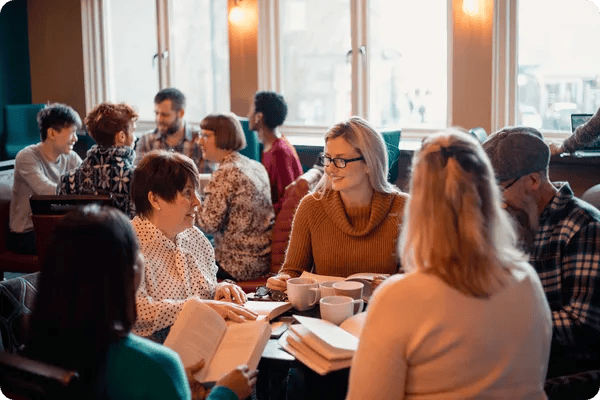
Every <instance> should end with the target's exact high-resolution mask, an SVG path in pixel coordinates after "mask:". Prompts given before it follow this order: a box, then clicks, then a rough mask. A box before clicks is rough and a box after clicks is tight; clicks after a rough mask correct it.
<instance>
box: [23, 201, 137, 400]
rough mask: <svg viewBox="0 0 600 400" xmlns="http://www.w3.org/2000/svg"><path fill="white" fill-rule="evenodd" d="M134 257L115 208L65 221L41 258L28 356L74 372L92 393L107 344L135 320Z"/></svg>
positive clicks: (127, 227)
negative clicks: (74, 370) (42, 258)
mask: <svg viewBox="0 0 600 400" xmlns="http://www.w3.org/2000/svg"><path fill="white" fill-rule="evenodd" d="M138 250H139V244H138V241H137V237H136V235H135V233H134V231H133V227H132V225H131V223H130V222H129V218H127V217H126V216H125V214H123V213H122V212H121V211H119V210H117V209H116V208H113V207H106V206H99V205H88V206H85V207H83V208H79V209H76V210H74V211H71V212H69V213H68V214H66V215H65V216H64V217H63V218H62V219H61V221H60V222H59V223H58V225H57V226H56V229H55V230H54V232H53V234H52V236H51V239H50V243H49V245H48V248H47V250H46V253H45V257H44V261H43V264H42V269H41V274H40V278H39V279H40V281H39V293H38V295H37V299H36V305H35V308H34V310H33V314H32V317H31V324H30V330H29V336H28V342H27V346H26V354H28V355H29V356H31V357H33V358H36V359H39V360H42V361H45V362H48V363H51V364H55V365H59V366H62V367H63V368H69V369H76V370H77V371H79V373H80V374H81V378H82V380H83V382H84V384H85V387H86V388H87V389H88V390H89V389H91V390H93V388H94V381H95V379H96V376H97V373H98V370H99V368H101V366H102V365H103V360H104V357H105V356H106V353H107V351H108V347H109V345H110V343H111V342H114V341H116V340H118V339H119V338H122V337H125V336H126V335H127V334H128V333H129V332H130V331H131V329H132V327H133V325H134V323H135V320H136V305H135V289H136V288H135V284H136V279H135V278H136V273H135V270H134V265H135V264H136V262H137V258H138Z"/></svg>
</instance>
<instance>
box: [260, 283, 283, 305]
mask: <svg viewBox="0 0 600 400" xmlns="http://www.w3.org/2000/svg"><path fill="white" fill-rule="evenodd" d="M287 298H288V297H287V294H285V293H283V292H281V291H279V290H274V289H270V288H268V287H266V286H258V287H257V288H256V291H255V292H254V300H272V301H286V300H287Z"/></svg>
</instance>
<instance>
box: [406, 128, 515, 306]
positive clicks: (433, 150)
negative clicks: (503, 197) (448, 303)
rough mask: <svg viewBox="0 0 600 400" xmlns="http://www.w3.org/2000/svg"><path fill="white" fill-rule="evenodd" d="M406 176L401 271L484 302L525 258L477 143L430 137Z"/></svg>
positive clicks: (447, 135) (459, 136)
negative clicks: (436, 279) (417, 272)
mask: <svg viewBox="0 0 600 400" xmlns="http://www.w3.org/2000/svg"><path fill="white" fill-rule="evenodd" d="M412 171H413V172H412V177H411V182H410V192H409V193H410V195H411V196H410V199H409V200H408V204H407V206H406V207H405V209H404V210H405V216H404V220H403V221H404V224H403V229H402V232H401V235H400V241H399V250H400V254H401V258H402V266H403V267H404V268H405V269H406V270H409V271H410V270H415V269H417V270H420V271H422V272H425V273H430V274H433V275H436V276H438V277H439V278H440V279H442V280H443V281H444V282H445V283H446V284H448V285H449V286H451V287H453V288H455V289H457V290H459V291H460V292H462V293H464V294H466V295H469V296H473V297H489V296H490V295H491V294H492V293H493V292H494V290H495V288H497V287H499V286H502V285H503V276H505V273H506V270H507V269H509V268H511V267H514V266H517V265H519V264H520V263H523V262H524V261H526V257H525V255H524V254H523V253H522V252H521V251H520V250H518V249H517V247H516V243H517V236H516V234H515V231H514V229H513V227H512V224H511V222H510V219H509V216H508V214H507V213H506V212H505V211H504V210H503V209H502V208H501V202H500V190H499V188H498V185H497V184H496V181H495V179H494V173H493V170H492V166H491V164H490V161H489V159H488V157H487V156H486V154H485V152H484V150H483V148H482V147H481V145H480V143H479V142H477V140H476V139H475V138H473V137H471V136H469V135H466V134H464V133H461V132H459V131H457V130H449V131H447V132H444V133H439V134H436V135H432V136H430V137H429V138H427V140H425V141H424V143H423V146H422V148H421V150H420V151H419V152H418V154H416V155H415V156H414V158H413V163H412Z"/></svg>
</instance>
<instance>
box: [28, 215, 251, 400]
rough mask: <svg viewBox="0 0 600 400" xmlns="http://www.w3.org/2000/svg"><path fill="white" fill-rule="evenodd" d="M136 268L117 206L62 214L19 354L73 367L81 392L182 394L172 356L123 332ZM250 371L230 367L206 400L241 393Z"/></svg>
mask: <svg viewBox="0 0 600 400" xmlns="http://www.w3.org/2000/svg"><path fill="white" fill-rule="evenodd" d="M143 268H144V261H143V258H142V256H141V255H140V253H139V251H138V242H137V240H136V237H135V233H134V232H133V229H132V228H131V224H130V222H129V220H128V219H127V217H126V216H125V215H124V214H122V213H121V212H120V211H118V210H117V209H114V208H112V207H99V206H97V205H91V206H87V207H85V208H83V209H79V210H75V211H72V212H70V213H69V214H67V215H65V217H64V218H63V219H62V220H61V221H60V223H59V224H58V226H57V227H56V229H55V231H54V234H53V237H52V240H51V243H50V245H49V247H48V250H47V251H46V257H45V258H44V264H43V266H42V272H41V277H40V287H39V293H38V298H37V301H36V306H35V309H34V312H33V315H32V319H31V325H30V331H29V340H28V344H27V347H26V354H27V355H28V356H30V357H32V358H34V359H38V360H42V361H45V362H47V363H50V364H53V365H59V366H61V367H63V368H67V369H72V370H76V371H77V372H78V373H79V375H80V378H81V381H82V393H81V398H98V399H161V400H162V399H189V398H190V388H189V385H188V382H187V380H186V373H185V372H184V369H183V366H182V364H181V361H180V359H179V356H178V355H177V354H176V353H175V352H173V351H172V350H170V349H168V348H166V347H163V346H161V345H158V344H156V343H154V342H151V341H149V340H146V339H144V338H141V337H139V336H136V335H133V334H131V333H130V331H131V329H132V327H133V325H134V323H135V320H136V305H135V292H136V290H137V288H138V286H139V284H140V282H141V280H142V271H143ZM255 375H256V372H255V371H248V370H247V368H243V367H240V368H239V369H237V370H234V371H233V372H232V373H230V374H228V375H227V376H226V378H223V379H222V380H220V381H219V382H217V388H216V389H213V391H214V393H213V394H211V395H210V396H209V397H208V399H236V398H237V397H238V395H241V396H246V395H247V394H248V393H249V391H250V390H251V388H252V386H253V385H254V381H255ZM224 383H225V384H226V385H227V386H228V387H229V388H226V387H222V386H221V384H224ZM194 386H196V385H195V384H194Z"/></svg>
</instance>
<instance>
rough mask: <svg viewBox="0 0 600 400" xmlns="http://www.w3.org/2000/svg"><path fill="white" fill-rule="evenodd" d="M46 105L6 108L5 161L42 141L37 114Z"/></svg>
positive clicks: (24, 105)
mask: <svg viewBox="0 0 600 400" xmlns="http://www.w3.org/2000/svg"><path fill="white" fill-rule="evenodd" d="M44 107H45V105H44V104H15V105H7V106H4V116H5V118H4V124H5V126H4V137H3V138H2V147H3V148H2V150H3V153H4V154H3V155H4V158H5V159H8V160H10V159H13V158H15V156H16V155H17V153H18V152H19V151H20V150H21V149H23V148H24V147H26V146H29V145H30V144H34V143H37V142H39V141H40V131H39V129H38V126H37V119H36V116H37V113H38V112H39V111H40V110H41V109H43V108H44Z"/></svg>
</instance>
